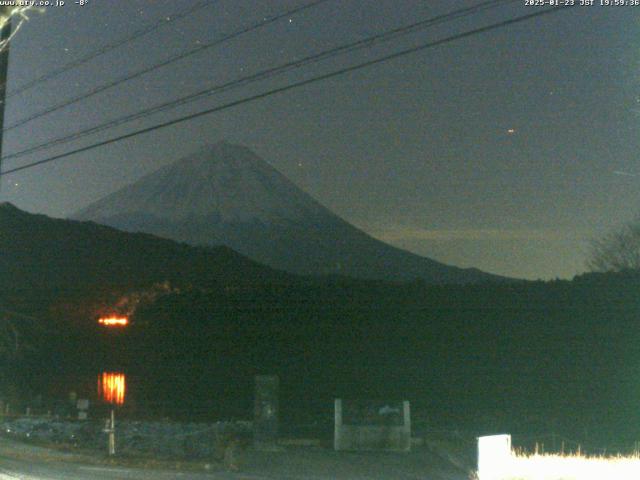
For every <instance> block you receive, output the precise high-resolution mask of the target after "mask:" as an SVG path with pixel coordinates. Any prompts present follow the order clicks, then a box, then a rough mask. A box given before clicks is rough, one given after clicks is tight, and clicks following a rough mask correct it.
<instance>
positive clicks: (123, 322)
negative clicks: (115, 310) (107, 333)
mask: <svg viewBox="0 0 640 480" xmlns="http://www.w3.org/2000/svg"><path fill="white" fill-rule="evenodd" d="M98 323H99V324H100V325H104V326H105V327H126V326H127V325H129V319H128V318H127V317H105V318H101V319H100V320H98Z"/></svg>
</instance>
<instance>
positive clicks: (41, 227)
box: [0, 203, 291, 306]
mask: <svg viewBox="0 0 640 480" xmlns="http://www.w3.org/2000/svg"><path fill="white" fill-rule="evenodd" d="M290 278H291V276H290V275H288V274H285V273H282V272H277V271H275V270H272V269H270V268H268V267H265V266H262V265H259V264H257V263H255V262H253V261H251V260H249V259H247V258H245V257H243V256H242V255H239V254H238V253H236V252H234V251H232V250H231V249H229V248H227V247H217V248H204V247H198V248H196V247H192V246H188V245H185V244H179V243H176V242H174V241H171V240H166V239H162V238H157V237H154V236H152V235H148V234H133V233H126V232H121V231H118V230H116V229H113V228H110V227H105V226H102V225H97V224H94V223H90V222H77V221H70V220H59V219H53V218H49V217H46V216H44V215H33V214H29V213H26V212H23V211H21V210H19V209H18V208H16V207H15V206H13V205H11V204H9V203H3V204H0V285H2V293H0V298H2V297H6V296H12V297H13V299H14V300H13V301H12V305H14V306H15V305H16V303H15V302H16V301H17V302H32V301H33V298H34V296H35V297H38V298H39V300H41V301H43V302H44V300H43V299H42V296H47V297H51V298H57V300H58V301H60V300H61V299H63V298H70V297H76V298H83V299H87V298H90V297H98V296H100V295H101V294H105V293H109V292H125V291H132V290H135V289H140V288H146V287H149V286H151V285H154V284H157V283H162V282H168V283H169V284H171V285H175V286H176V287H177V288H178V287H180V288H185V287H188V286H195V287H206V288H217V287H219V288H228V287H238V286H242V285H252V284H261V283H269V284H274V283H282V282H286V281H288V280H289V279H290ZM100 292H102V293H100ZM31 305H32V303H31Z"/></svg>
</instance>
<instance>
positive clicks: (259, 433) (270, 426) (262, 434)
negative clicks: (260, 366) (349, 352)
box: [253, 375, 280, 450]
mask: <svg viewBox="0 0 640 480" xmlns="http://www.w3.org/2000/svg"><path fill="white" fill-rule="evenodd" d="M255 382H256V384H255V403H254V424H253V443H254V446H255V447H256V448H257V449H260V450H273V449H276V448H277V444H278V416H279V405H278V390H279V388H280V381H279V379H278V377H277V376H275V375H256V377H255Z"/></svg>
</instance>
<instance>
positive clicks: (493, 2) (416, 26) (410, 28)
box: [4, 0, 519, 160]
mask: <svg viewBox="0 0 640 480" xmlns="http://www.w3.org/2000/svg"><path fill="white" fill-rule="evenodd" d="M515 1H519V0H488V1H485V2H483V3H480V4H478V5H475V6H473V7H468V8H463V9H459V10H455V11H453V12H450V13H447V14H442V15H438V16H436V17H431V18H428V19H426V20H421V21H419V22H416V23H412V24H410V25H407V26H403V27H398V28H395V29H393V30H390V31H386V32H382V33H378V34H375V35H372V36H370V37H367V38H364V39H362V40H358V41H355V42H352V43H348V44H346V45H342V46H338V47H334V48H331V49H328V50H325V51H322V52H320V53H317V54H313V55H309V56H307V57H304V58H302V59H299V60H295V61H292V62H287V63H285V64H283V65H280V66H278V67H273V68H269V69H266V70H262V71H260V72H258V73H255V74H253V75H249V76H246V77H242V78H240V79H236V80H233V81H230V82H227V83H224V84H222V85H216V86H213V87H209V88H207V89H204V90H201V91H199V92H196V93H193V94H190V95H187V96H184V97H181V98H178V99H176V100H172V101H170V102H165V103H162V104H160V105H156V106H155V107H151V108H148V109H146V110H142V111H140V112H137V113H134V114H131V115H127V116H124V117H120V118H118V119H115V120H112V121H109V122H106V123H103V124H100V125H96V126H93V127H90V128H88V129H85V130H81V131H79V132H75V133H72V134H69V135H65V136H62V137H58V138H56V139H52V140H49V141H47V142H45V143H42V144H40V145H35V146H32V147H29V148H27V149H24V150H21V151H18V152H14V153H12V154H10V155H7V156H6V157H4V159H5V160H9V159H13V158H18V157H22V156H24V155H27V154H30V153H34V152H36V151H40V150H43V149H48V148H50V147H53V146H55V145H61V144H64V143H68V142H70V141H73V140H77V139H79V138H82V137H85V136H87V135H92V134H95V133H98V132H101V131H104V130H108V129H110V128H113V127H116V126H119V125H122V124H125V123H128V122H131V121H133V120H139V119H142V118H146V117H148V116H151V115H153V114H155V113H160V112H163V111H165V110H169V109H171V108H175V107H177V106H180V105H185V104H188V103H192V102H194V101H196V100H199V99H201V98H204V97H209V96H212V95H214V94H218V93H221V92H224V91H228V90H233V89H235V88H238V87H242V86H245V85H248V84H250V83H254V82H257V81H261V80H265V79H267V78H271V77H273V76H276V75H280V74H282V73H285V72H287V71H290V70H295V69H298V68H300V67H301V66H304V65H308V64H312V63H317V62H320V61H323V60H326V59H328V58H331V57H333V56H336V55H341V54H344V53H347V52H352V51H354V50H358V49H362V48H366V47H370V46H372V45H374V44H376V43H380V42H386V41H389V40H393V39H395V38H398V37H400V36H403V35H407V34H410V33H414V32H416V31H418V30H420V29H423V28H426V27H430V26H433V25H437V24H441V23H446V22H449V21H452V20H455V19H458V18H462V17H465V16H468V15H471V14H475V13H478V12H480V11H483V10H487V9H490V8H495V7H497V6H499V5H502V4H507V3H514V2H515Z"/></svg>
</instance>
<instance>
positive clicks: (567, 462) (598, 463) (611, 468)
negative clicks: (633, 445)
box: [479, 453, 640, 480]
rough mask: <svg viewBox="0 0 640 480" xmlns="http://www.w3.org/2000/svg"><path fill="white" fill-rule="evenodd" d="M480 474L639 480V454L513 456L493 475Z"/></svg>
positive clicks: (504, 479) (530, 479)
mask: <svg viewBox="0 0 640 480" xmlns="http://www.w3.org/2000/svg"><path fill="white" fill-rule="evenodd" d="M483 473H484V474H483V475H482V477H480V478H479V480H607V479H611V480H638V479H640V455H639V454H635V455H632V456H628V457H622V456H616V457H597V456H586V455H583V454H580V453H577V454H568V455H567V454H565V455H559V454H518V453H514V454H513V455H512V456H511V459H510V461H509V465H500V466H496V471H495V472H483ZM493 474H495V475H493Z"/></svg>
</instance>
